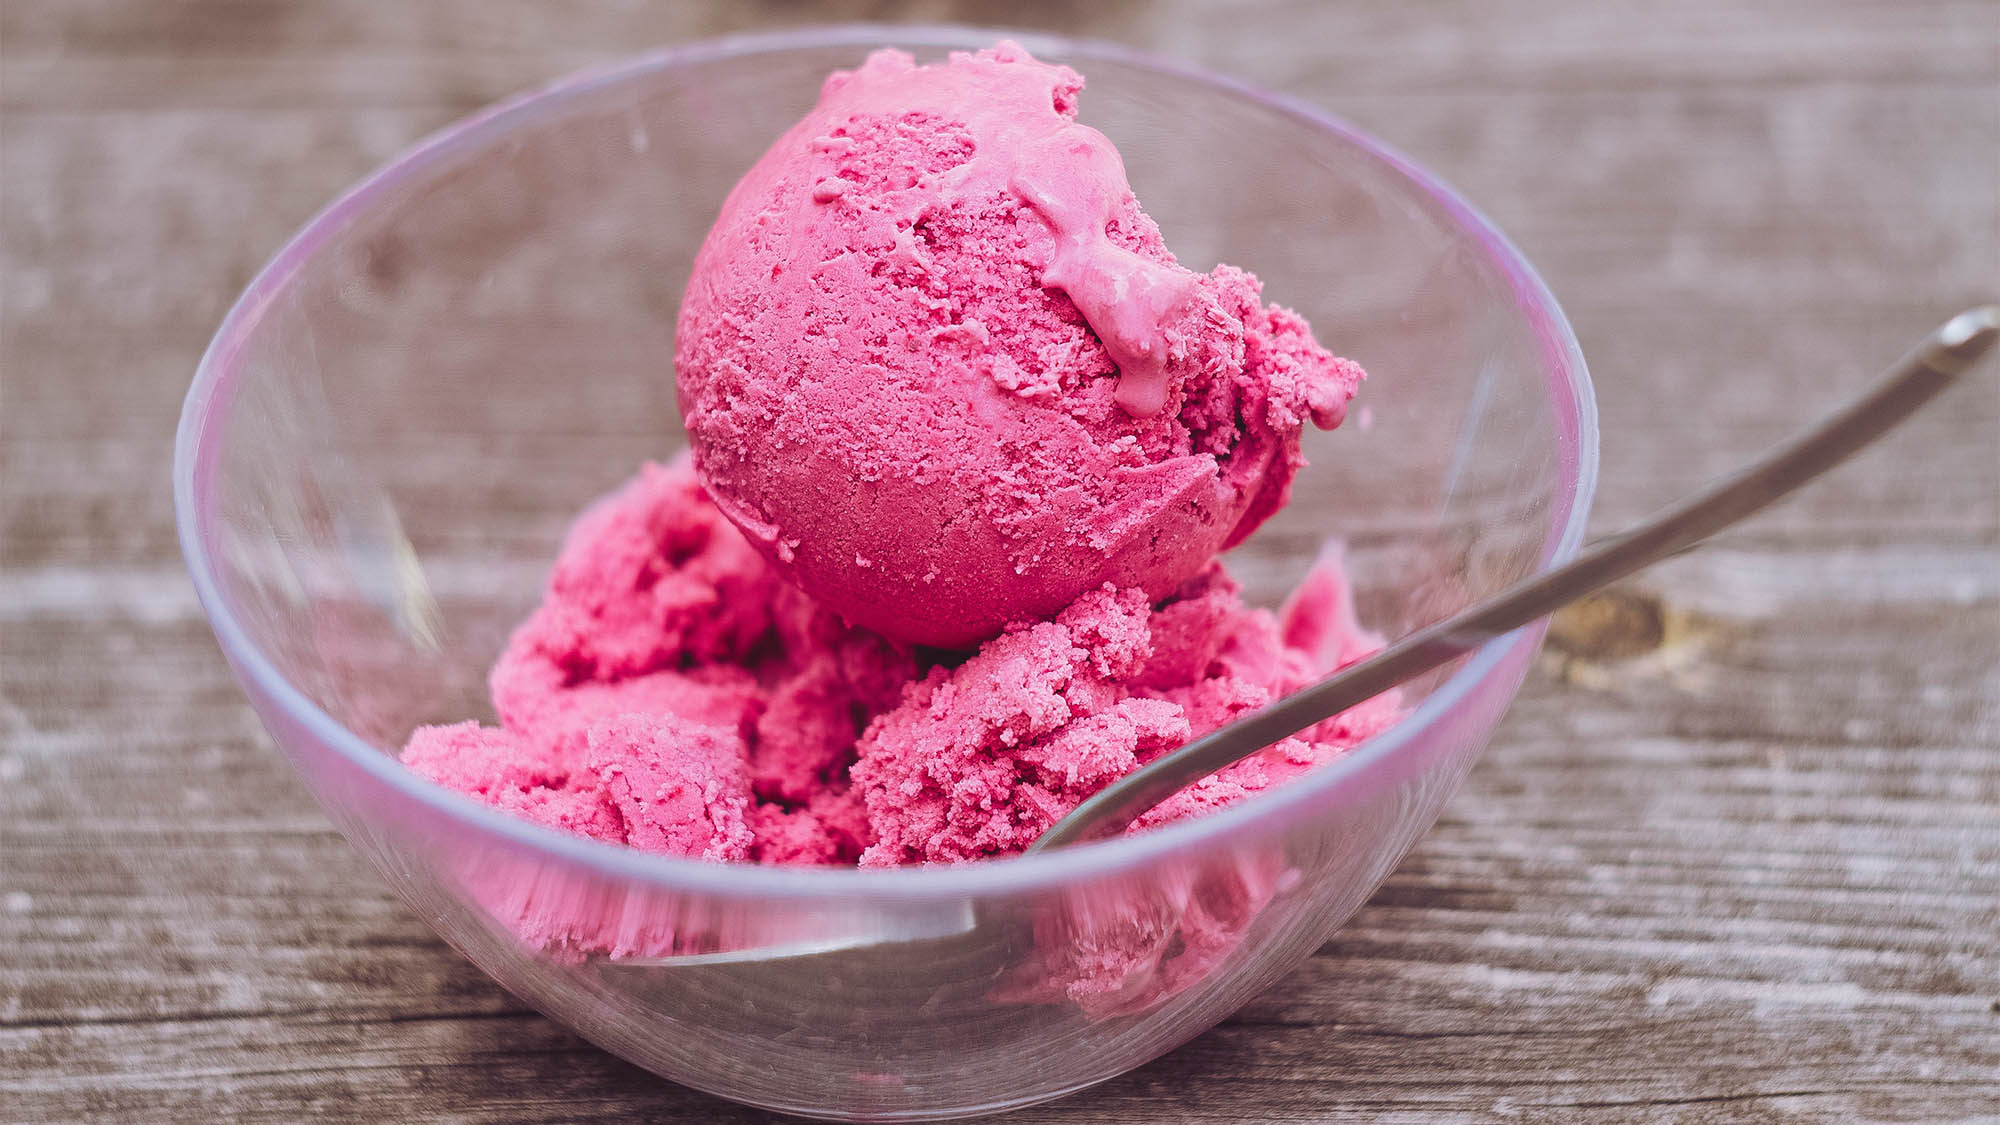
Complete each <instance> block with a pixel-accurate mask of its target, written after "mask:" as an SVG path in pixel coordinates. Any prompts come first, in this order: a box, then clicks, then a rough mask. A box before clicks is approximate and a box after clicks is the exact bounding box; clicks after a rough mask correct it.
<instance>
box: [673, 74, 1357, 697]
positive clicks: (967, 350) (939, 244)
mask: <svg viewBox="0 0 2000 1125" xmlns="http://www.w3.org/2000/svg"><path fill="white" fill-rule="evenodd" d="M1082 87H1083V80H1082V78H1081V77H1080V76H1078V75H1077V74H1076V73H1075V72H1074V71H1072V70H1069V69H1068V68H1065V67H1059V66H1050V65H1046V64H1043V63H1039V62H1037V61H1035V60H1034V59H1032V58H1030V57H1029V56H1028V54H1027V52H1026V51H1024V50H1022V49H1021V48H1020V47H1019V46H1017V45H1015V44H1012V43H1002V44H1000V45H999V46H998V47H995V48H993V49H991V50H987V51H981V52H979V53H978V54H964V53H960V54H954V55H953V56H951V59H950V61H949V62H946V63H941V64H937V65H933V66H923V67H919V66H917V65H915V63H914V62H913V61H912V60H911V58H910V57H909V56H908V55H905V54H903V53H901V52H898V51H878V52H876V53H875V54H873V55H871V56H870V57H869V59H868V61H867V62H866V63H865V64H864V65H863V66H862V67H861V68H859V69H858V70H855V71H852V72H846V71H843V72H839V73H836V74H834V75H833V76H832V77H831V78H829V79H828V80H827V82H826V86H825V89H824V90H823V91H822V93H821V97H820V101H819V104H818V105H817V106H816V107H815V108H814V109H813V110H812V112H811V113H809V114H807V116H806V117H805V119H804V120H803V121H801V122H799V124H798V125H796V126H795V127H793V128H792V129H791V130H790V131H789V132H787V133H786V134H785V135H784V136H783V137H781V138H779V140H778V141H777V143H776V144H774V145H773V146H772V147H771V149H770V151H769V152H768V153H766V155H765V156H764V157H763V159H762V160H760V161H759V162H758V163H757V165H756V166H755V167H754V168H752V169H751V170H750V172H749V173H748V174H747V175H746V176H745V177H744V178H743V180H742V182H741V183H739V184H738V185H737V187H736V189H735V190H734V191H733V192H732V193H731V194H730V196H729V198H728V201H727V202H726V203H725V204H724V205H723V208H722V212H721V215H720V217H719V218H718V219H717V220H716V224H715V227H714V229H713V230H712V231H711V232H710V234H709V237H708V240H707V242H706V243H705V244H704V245H703V247H702V250H701V253H700V255H699V256H698V258H697V259H696V262H695V266H694V271H693V275H692V277H691V278H690V280H689V283H688V288H687V295H686V299H685V300H684V302H683V304H682V306H681V313H680V323H679V333H678V337H677V343H676V347H675V359H676V364H677V374H678V379H679V388H680V400H681V407H682V411H683V414H684V416H685V418H686V420H687V425H688V431H689V435H690V437H691V439H692V443H693V447H694V451H695V461H696V466H697V469H698V471H699V473H700V476H701V480H702V483H703V484H704V485H705V486H706V487H707V489H708V490H709V492H710V493H711V495H712V496H713V497H714V499H715V501H716V502H717V504H718V505H719V506H720V507H721V509H722V511H724V512H725V513H727V515H728V517H729V519H730V520H731V521H732V522H733V523H734V524H735V525H736V526H737V527H738V528H740V529H741V530H742V531H743V532H744V533H745V534H746V535H747V536H748V539H749V542H750V544H751V545H752V546H754V548H755V550H756V552H758V553H759V554H761V555H762V556H763V557H764V558H765V559H767V560H768V561H769V562H770V563H771V565H772V566H773V567H775V568H776V571H777V573H778V574H779V575H781V576H783V578H785V579H787V580H789V581H791V582H792V583H795V584H796V585H797V586H799V587H800V588H801V589H803V590H804V591H805V592H806V593H808V594H810V595H811V596H812V597H813V598H814V599H815V600H816V601H818V602H819V603H820V604H822V605H824V606H825V607H827V608H828V609H830V610H832V611H833V612H835V613H836V614H838V615H839V616H840V617H841V618H843V619H844V620H846V621H848V622H851V623H853V624H855V625H858V626H863V627H865V628H867V629H870V630H873V631H874V632H876V633H879V634H880V635H882V636H886V637H889V638H893V639H894V640H896V641H899V642H903V643H910V644H922V645H930V646H939V647H943V648H953V649H962V648H968V647H971V646H973V645H976V644H978V643H979V642H982V641H985V640H987V639H989V638H992V637H993V636H995V635H996V634H998V633H999V632H1000V631H1001V629H1002V628H1003V627H1005V626H1007V625H1010V624H1017V623H1029V622H1046V621H1048V620H1050V619H1051V618H1053V617H1055V616H1056V614H1057V613H1058V611H1061V610H1063V608H1064V607H1065V606H1068V605H1070V603H1072V602H1074V601H1076V600H1077V599H1078V598H1079V597H1081V596H1083V595H1086V594H1088V593H1090V592H1092V591H1095V590H1098V589H1100V588H1101V587H1105V586H1110V587H1112V588H1115V589H1120V590H1133V591H1136V593H1135V594H1134V595H1132V596H1133V597H1135V598H1137V600H1138V601H1139V602H1140V603H1147V602H1154V601H1158V600H1160V599H1163V598H1167V597H1169V596H1171V595H1173V594H1174V593H1175V592H1176V591H1177V590H1179V589H1180V587H1181V586H1182V584H1183V583H1186V582H1188V581H1190V580H1191V579H1194V578H1195V577H1196V576H1197V575H1198V574H1200V573H1201V572H1202V571H1203V569H1204V568H1206V567H1207V566H1208V565H1209V564H1210V560H1212V559H1213V558H1214V556H1215V555H1216V554H1217V553H1218V552H1219V551H1221V550H1223V549H1225V548H1227V547H1229V546H1232V545H1234V544H1235V543H1237V542H1238V541H1240V540H1242V539H1243V538H1244V537H1245V536H1247V535H1248V534H1249V533H1250V532H1251V531H1252V530H1254V529H1255V528H1256V527H1257V526H1258V525H1259V524H1260V523H1262V522H1263V520H1264V519H1265V518H1266V517H1268V516H1269V515H1270V514H1271V513H1272V512H1274V511H1276V510H1277V509H1278V508H1279V507H1281V506H1282V505H1283V504H1284V502H1285V499H1286V495H1287V492H1288V490H1289V488H1290V485H1291V481H1292V478H1293V476H1294V474H1295V473H1296V472H1297V470H1298V467H1299V465H1300V464H1301V459H1300V455H1299V435H1300V431H1301V428H1302V427H1303V425H1304V423H1305V421H1306V420H1307V419H1311V420H1312V421H1314V422H1315V423H1317V424H1318V425H1320V426H1322V427H1328V428H1331V427H1333V426H1335V425H1337V424H1338V423H1339V421H1340V419H1341V417H1342V414H1343V412H1344V410H1345V408H1346V404H1347V401H1348V399H1349V398H1350V397H1351V396H1352V395H1353V393H1354V391H1355V388H1356V386H1357V384H1358V382H1359V380H1360V379H1361V370H1360V368H1359V367H1357V366H1355V365H1354V364H1353V363H1351V362H1348V361H1346V360H1342V359H1337V358H1335V357H1334V356H1333V355H1331V354H1330V353H1328V352H1327V351H1326V350H1325V349H1323V348H1321V347H1320V346H1319V345H1318V344H1317V343H1315V342H1314V340H1313V338H1312V335H1311V332H1310V330H1309V329H1308V328H1307V326H1306V324H1305V322H1304V321H1303V320H1302V319H1301V318H1300V317H1298V316H1297V315H1296V314H1294V313H1292V312H1290V311H1288V310H1286V309H1283V308H1279V307H1277V306H1266V305H1264V304H1262V303H1261V300H1260V286H1259V283H1258V281H1257V279H1256V278H1255V277H1253V276H1251V275H1250V274H1248V273H1245V272H1243V271H1241V270H1237V269H1234V268H1231V267H1229V266H1218V267H1216V268H1215V270H1213V271H1212V272H1210V273H1208V274H1197V273H1194V272H1191V271H1189V270H1187V269H1185V268H1183V267H1181V266H1180V265H1179V264H1178V263H1177V262H1176V261H1175V259H1174V256H1173V255H1172V254H1171V253H1170V252H1169V251H1168V250H1167V248H1166V244H1165V243H1164V241H1163V240H1162V238H1161V236H1160V232H1159V229H1158V228H1157V227H1156V226H1155V225H1154V224H1153V222H1152V220H1151V219H1149V218H1147V217H1146V215H1145V213H1144V212H1143V211H1141V210H1140V209H1139V204H1138V201H1137V200H1136V199H1135V198H1134V197H1133V195H1132V191H1131V188H1130V186H1129V185H1128V183H1127V182H1126V178H1125V172H1124V167H1123V164H1122V162H1121V161H1120V159H1119V156H1118V153H1117V151H1116V150H1115V149H1114V148H1112V146H1111V144H1110V142H1109V141H1108V140H1106V138H1105V137H1104V136H1103V135H1102V134H1100V133H1098V132H1097V131H1096V130H1094V129H1091V128H1089V127H1087V126H1084V125H1080V124H1078V123H1077V122H1076V121H1075V117H1076V110H1077V95H1078V93H1079V91H1080V90H1081V89H1082ZM1072 616H1074V615H1072ZM1067 627H1068V626H1065V628H1067ZM1145 711H1147V708H1145V707H1139V708H1137V709H1136V710H1135V711H1133V712H1132V713H1133V714H1134V715H1137V714H1139V713H1142V712H1145ZM1119 714H1121V715H1122V714H1125V713H1124V712H1120V713H1119ZM1104 721H1105V722H1128V721H1129V722H1137V721H1139V720H1138V719H1136V718H1127V719H1109V718H1107V719H1106V720H1104Z"/></svg>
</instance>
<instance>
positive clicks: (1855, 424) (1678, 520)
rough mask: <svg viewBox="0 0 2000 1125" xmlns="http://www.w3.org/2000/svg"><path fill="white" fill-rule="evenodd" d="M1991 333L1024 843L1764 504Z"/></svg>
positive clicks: (1104, 817)
mask: <svg viewBox="0 0 2000 1125" xmlns="http://www.w3.org/2000/svg"><path fill="white" fill-rule="evenodd" d="M1996 335H2000V306H1996V305H1986V306H1984V307H1981V308H1976V309H1970V310H1968V311H1966V312H1962V313H1960V314H1958V315H1957V316H1955V317H1952V318H1951V319H1950V320H1948V321H1946V322H1945V323H1944V324H1943V325H1941V326H1940V327H1939V328H1938V329H1937V330H1936V331H1935V332H1932V333H1931V334H1930V335H1929V336H1928V337H1926V338H1925V339H1924V340H1923V342H1922V343H1919V344H1918V345H1917V346H1916V347H1915V348H1913V349H1911V350H1910V352H1909V353H1908V354H1907V355H1905V356H1904V357H1903V358H1902V359H1901V360H1900V361H1898V362H1897V363H1896V365H1895V366H1894V367H1892V368H1890V369H1889V370H1888V371H1887V372H1886V373H1884V374H1883V375H1882V376H1881V377H1880V378H1878V379H1877V380H1876V381H1875V383H1874V385H1873V386H1871V387H1869V388H1868V390H1866V391H1865V392H1863V393H1862V394H1861V395H1860V397H1858V398H1856V399H1855V400H1854V401H1853V402H1850V403H1849V404H1847V405H1846V406H1845V407H1842V408H1841V409H1840V410H1838V411H1836V412H1834V413H1833V414H1832V415H1830V416H1829V417H1827V418H1826V419H1825V420H1824V421H1822V422H1821V423H1820V424H1819V425H1817V426H1815V427H1813V428H1812V429H1810V430H1808V431H1806V432H1805V433H1803V434H1800V435H1799V436H1798V437H1795V438H1793V439H1792V440H1791V441H1789V442H1787V443H1785V444H1784V445H1781V446H1778V447H1777V448H1776V449H1773V450H1772V451H1771V452H1770V453H1768V454H1766V455H1765V456H1764V457H1763V458H1762V459H1761V460H1758V461H1757V462H1755V463H1753V464H1751V465H1749V466H1747V467H1745V468H1743V469H1741V470H1740V471H1738V472H1737V473H1736V474H1735V475H1734V476H1731V477H1727V478H1725V479H1723V480H1721V481H1718V482H1716V483H1715V484H1713V485H1710V486H1709V487H1708V488H1706V489H1704V490H1702V491H1700V492H1697V493H1695V494H1694V495H1693V496H1690V497H1688V498H1687V499H1685V500H1682V501H1681V502H1680V503H1678V504H1675V505H1673V506H1672V507H1669V508H1667V509H1665V510H1664V511H1661V512H1659V513H1657V514H1655V515H1654V516H1653V517H1652V518H1651V519H1648V520H1646V521H1645V522H1644V523H1641V524H1639V525H1638V526H1636V527H1634V528H1632V529H1631V530H1629V531H1626V532H1625V533H1623V534H1622V535H1618V536H1614V537H1613V538H1610V539H1606V540H1602V541H1600V542H1598V543H1596V544H1593V545H1592V546H1590V547H1589V548H1587V549H1585V551H1584V552H1583V553H1582V554H1580V555H1578V556H1577V557H1576V558H1574V559H1572V560H1571V561H1569V562H1567V563H1565V564H1563V565H1562V566H1559V567H1556V568H1555V569H1554V570H1548V571H1544V572H1542V573H1540V574H1537V575H1534V576H1533V577H1530V578H1526V579H1523V580H1522V581H1520V582H1517V583H1515V584H1514V585H1512V586H1510V587H1508V588H1507V589H1505V590H1503V591H1501V592H1500V593H1498V594H1495V595H1494V596H1492V597H1490V598H1488V599H1486V600H1485V601H1483V602H1480V603H1478V604H1476V605H1474V606H1471V607H1470V608H1468V609H1465V610H1463V611H1461V612H1459V613H1456V614H1453V615H1452V616H1450V617H1447V618H1445V619H1444V620H1443V621H1440V622H1438V623H1436V624H1435V625H1429V626H1426V627H1424V628H1422V629H1419V630H1417V631H1416V632H1414V633H1411V634H1409V635H1408V636H1406V637H1404V638H1403V639H1401V640H1399V641H1397V642H1396V643H1394V644H1392V645H1390V646H1389V647H1387V648H1385V649H1383V650H1382V651H1380V652H1378V653H1376V654H1375V655H1373V656H1371V657H1368V658H1367V659H1365V660H1362V661H1360V662H1358V663H1355V664H1350V665H1348V666H1347V667H1346V668H1343V669H1341V670H1340V671H1338V672H1335V673H1334V674H1333V675H1331V676H1328V677H1327V678H1325V679H1323V680H1321V681H1320V682H1318V683H1316V684H1314V685H1312V686H1311V687H1309V688H1305V689H1304V690H1301V691H1299V692H1296V693H1294V694H1292V695H1289V696H1286V697H1285V698H1284V699H1281V700H1279V701H1278V702H1277V703H1274V704H1272V705H1271V706H1269V707H1266V708H1263V709H1262V710H1260V711H1257V712H1255V713H1254V714H1251V715H1249V716H1247V717H1245V718H1242V719H1238V720H1237V721H1236V722H1233V723H1230V724H1229V725H1228V726H1225V727H1222V728H1220V729H1219V730H1216V731H1214V732H1213V733H1210V734H1208V735H1205V736H1203V737H1201V738H1198V739H1196V740H1194V741H1193V742H1190V743H1188V744H1187V745H1186V746H1183V747H1181V748H1180V749H1178V750H1175V751H1173V752H1172V753H1169V754H1165V755H1163V756H1161V757H1159V758H1156V759H1154V760H1153V761H1152V762H1150V763H1148V764H1147V765H1146V766H1145V767H1144V768H1142V769H1139V770H1137V771H1136V772H1133V773H1131V774H1128V775H1126V776H1125V777H1124V778H1122V779H1120V780H1119V781H1117V782H1114V783H1113V784H1111V785H1110V786H1107V787H1106V788H1105V789H1103V790H1101V791H1100V792H1098V793H1097V794H1096V795H1095V796H1093V797H1091V798H1090V799H1089V800H1087V801H1085V802H1084V803H1083V804H1081V805H1078V806H1077V807H1076V809H1075V810H1074V811H1072V812H1071V813H1070V814H1069V815H1068V816H1066V817H1063V818H1062V819H1061V820H1059V821H1057V822H1056V823H1055V824H1054V825H1053V826H1051V827H1050V828H1049V830H1048V831H1047V832H1044V833H1042V835H1041V837H1040V838H1039V839H1037V840H1036V841H1035V842H1034V844H1033V845H1031V846H1030V847H1029V848H1028V851H1029V852H1043V851H1048V850H1049V849H1050V848H1060V847H1066V846H1068V845H1071V844H1077V843H1082V842H1084V841H1087V840H1095V839H1101V838H1103V837H1106V836H1112V835H1116V834H1117V833H1119V832H1122V831H1124V830H1125V828H1126V827H1127V826H1128V825H1130V824H1131V823H1132V821H1133V820H1135V819H1137V818H1138V817H1139V816H1140V815H1142V814H1143V813H1145V812H1146V811H1147V810H1148V809H1151V808H1152V807H1153V806H1154V805H1157V804H1159V803H1160V802H1161V801H1164V800H1166V799H1167V798H1168V797H1171V796H1173V795H1174V794H1175V793H1177V792H1179V791H1180V790H1182V789H1184V788H1186V787H1187V786H1189V785H1192V784H1194V783H1195V782H1197V781H1200V780H1201V779H1202V778H1204V777H1207V776H1208V775H1210V774H1212V773H1214V772H1216V771H1217V770H1220V769H1222V768H1224V767H1225V766H1230V765H1233V764H1235V763H1237V762H1240V761H1242V760H1243V759H1245V758H1247V757H1249V756H1250V755H1252V754H1255V753H1257V752H1258V751H1259V750H1262V749H1263V748H1264V747H1266V746H1269V745H1271V744H1272V743H1274V742H1277V741H1278V740H1279V739H1282V738H1286V737H1289V736H1290V735H1294V734H1297V733H1298V732H1299V731H1302V730H1304V729H1306V728H1307V727H1310V726H1312V725H1313V724H1315V723H1318V722H1321V721H1323V720H1326V719H1329V718H1332V717H1333V716H1334V715H1337V714H1339V713H1340V712H1342V711H1345V710H1347V709H1348V708H1349V707H1352V706H1354V705H1355V704H1357V703H1360V702H1362V701H1364V700H1367V699H1370V698H1373V697H1374V696H1376V695H1379V694H1381V693H1382V692H1384V691H1387V690H1388V689H1390V688H1392V687H1395V686H1396V685H1397V684H1400V683H1402V682H1404V681H1405V680H1408V679H1410V678H1412V677H1414V676H1418V675H1421V674H1423V673H1424V672H1428V671H1430V670H1431V669H1433V668H1436V667H1437V666H1438V665H1440V664H1443V663H1445V662H1446V661H1449V660H1451V659H1453V658H1455V657H1458V656H1463V655H1464V654H1466V653H1468V652H1471V651H1472V650H1473V649H1476V648H1478V647H1479V646H1481V645H1483V644H1485V643H1486V642H1488V641H1490V640H1492V639H1494V638H1495V637H1500V636H1504V635H1506V634H1508V633H1511V632H1513V631H1514V630H1516V629H1519V628H1521V627H1522V626H1524V625H1527V624H1529V623H1530V622H1533V621H1536V620H1538V619H1540V618H1542V617H1546V616H1548V615H1549V614H1550V613H1552V612H1554V611H1555V610H1557V609H1559V608H1561V607H1562V606H1564V605H1566V604H1568V603H1570V602H1572V601H1575V600H1576V599H1578V598H1580V597H1583V596H1584V595H1585V594H1589V593H1592V592H1593V591H1596V590H1599V589H1602V588H1603V587H1605V586H1607V585H1609V584H1611V583H1612V582H1615V581H1617V580H1618V579H1620V578H1624V577H1625V576H1627V575H1629V574H1632V573H1633V572H1635V571H1638V570H1641V569H1643V568H1645V567H1647V566H1650V565H1651V564H1653V563H1655V562H1658V561H1659V560H1661V559H1663V558H1666V557H1668V556H1669V555H1673V554H1677V553H1679V552H1681V551H1685V550H1687V549H1688V548H1690V547H1693V546H1694V545H1696V544H1698V543H1700V542H1701V541H1702V540H1704V539H1707V538H1708V537H1709V536H1711V535H1714V534H1715V533H1716V532H1718V531H1721V530H1722V529H1723V528H1726V527H1728V526H1730V525H1731V524H1734V523H1736V522H1737V521H1739V520H1742V519H1744V518H1746V517H1748V516H1751V515H1753V514H1755V513H1757V512H1759V511H1761V510H1763V509H1764V508H1765V507H1766V506H1768V505H1769V504H1771V503H1772V502H1773V501H1775V500H1777V499H1779V498H1780V497H1782V496H1785V495H1787V494H1788V493H1790V492H1792V491H1793V490H1794V489H1796V488H1798V487H1799V486H1800V485H1803V484H1805V483H1806V482H1807V481H1809V480H1812V479H1813V478H1814V477H1817V476H1819V475H1820V474H1821V473H1824V472H1826V471H1827V470H1828V469H1831V468H1833V467H1834V466H1835V465H1838V464H1840V463H1841V462H1842V461H1845V460H1846V459H1847V458H1848V457H1850V456H1852V455H1853V454H1854V453H1856V452H1857V451H1859V450H1860V449H1862V448H1863V447H1864V446H1867V445H1868V444H1869V443H1871V442H1873V441H1874V440H1875V439H1876V438H1879V437H1881V436H1882V435H1883V434H1885V433H1887V432H1889V431H1890V430H1892V429H1894V428H1895V427H1896V425H1897V424H1898V423H1900V422H1902V421H1903V420H1904V419H1905V418H1908V417H1909V416H1910V415H1911V414H1913V413H1915V412H1916V410H1917V408H1919V407H1921V406H1923V405H1924V404H1925V403H1926V402H1929V401H1930V400H1931V399H1932V398H1933V397H1934V396H1935V395H1937V393H1938V392H1939V391H1942V390H1944V389H1945V388H1946V387H1948V386H1950V385H1951V384H1952V382H1953V381H1954V380H1955V379H1956V378H1957V377H1958V376H1959V375H1960V374H1961V373H1963V372H1964V371H1965V370H1966V369H1968V368H1970V367H1971V366H1972V365H1973V364H1974V363H1976V362H1978V360H1979V358H1980V357H1981V356H1982V355H1984V354H1985V353H1986V351H1987V349H1988V348H1990V347H1992V345H1993V342H1994V339H1995V337H1996Z"/></svg>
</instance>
